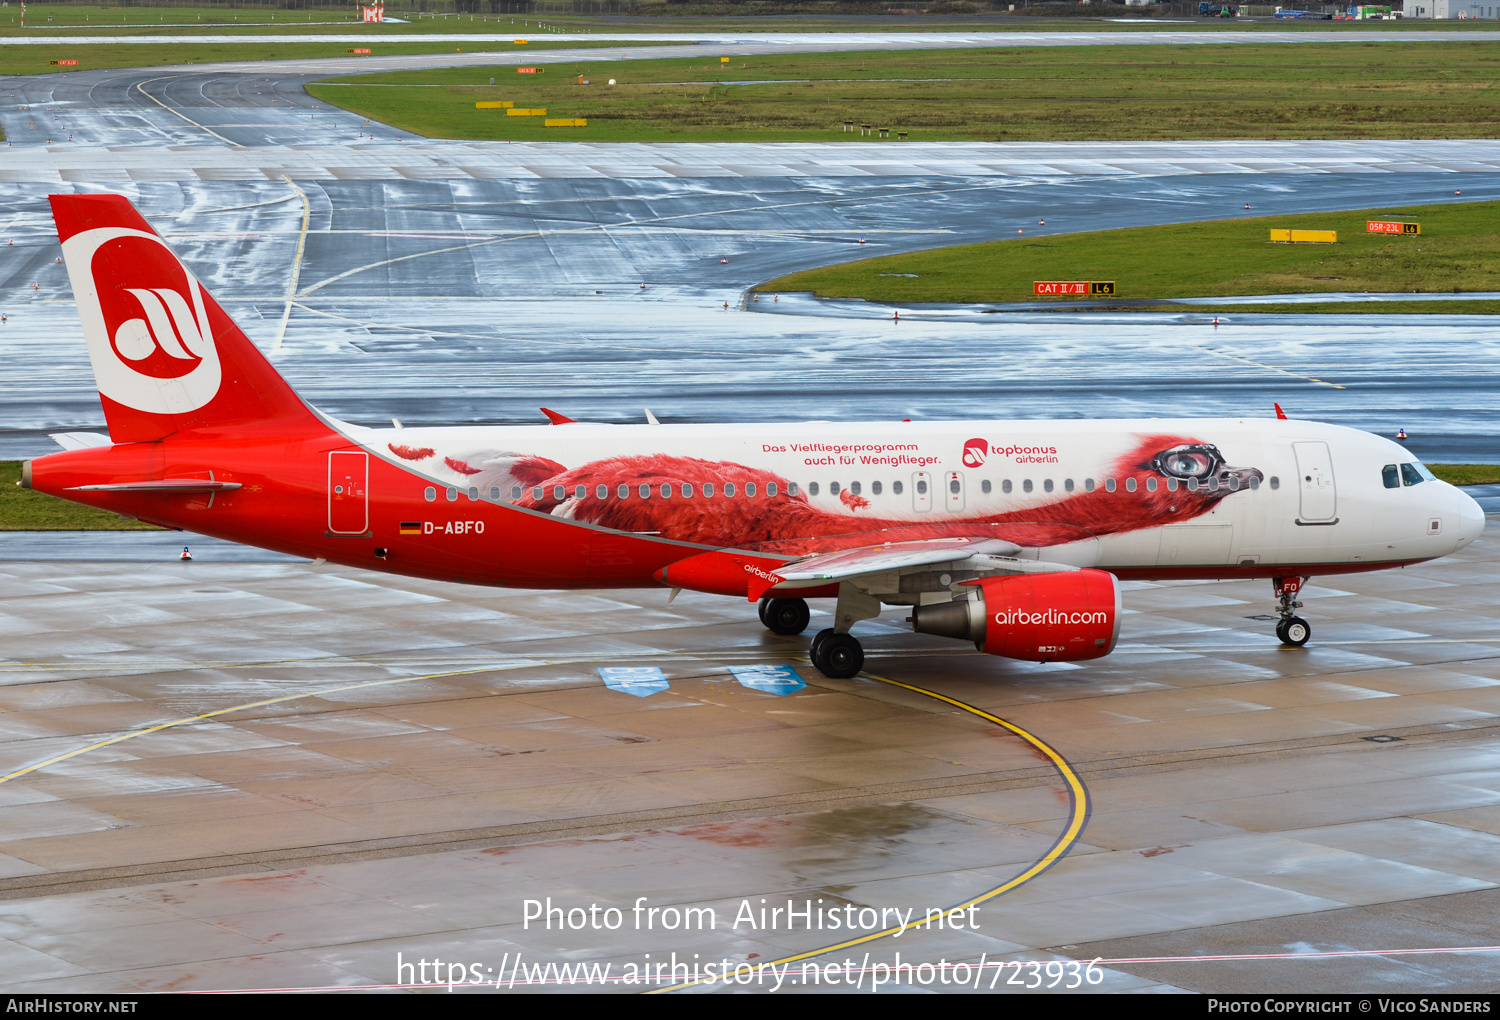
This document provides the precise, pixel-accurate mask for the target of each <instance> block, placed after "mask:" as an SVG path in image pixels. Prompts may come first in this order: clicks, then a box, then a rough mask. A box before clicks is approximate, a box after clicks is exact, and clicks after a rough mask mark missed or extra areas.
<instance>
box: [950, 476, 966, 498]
mask: <svg viewBox="0 0 1500 1020" xmlns="http://www.w3.org/2000/svg"><path fill="white" fill-rule="evenodd" d="M962 488H963V486H962V485H960V484H959V483H958V479H957V478H954V479H952V480H950V481H949V482H948V491H949V492H951V493H953V495H955V496H957V495H958V493H959V490H960V489H962Z"/></svg>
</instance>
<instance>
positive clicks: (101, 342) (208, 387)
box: [63, 227, 222, 414]
mask: <svg viewBox="0 0 1500 1020" xmlns="http://www.w3.org/2000/svg"><path fill="white" fill-rule="evenodd" d="M63 256H64V258H65V259H66V261H67V264H68V276H69V277H70V278H71V280H72V283H73V293H74V294H75V295H77V297H78V314H79V318H80V319H82V321H83V335H84V339H85V340H87V341H88V346H89V357H90V359H91V360H92V361H93V365H94V375H95V376H96V378H97V379H98V382H99V392H100V393H101V394H103V395H104V396H106V397H109V398H110V399H111V400H113V401H115V402H117V403H120V404H124V405H125V406H126V407H131V408H134V409H136V410H138V411H147V412H150V413H152V414H182V413H184V412H187V411H193V410H196V409H198V408H200V407H202V406H203V405H205V404H207V403H208V402H209V401H210V400H212V399H213V398H214V395H215V394H216V393H218V391H219V382H220V378H221V375H222V372H221V369H220V366H219V355H218V351H217V349H216V348H215V346H214V342H213V330H212V328H211V327H210V325H209V322H208V312H207V309H206V308H205V307H204V300H203V289H202V287H200V286H199V285H198V281H197V280H196V279H195V278H194V277H193V274H192V273H190V272H189V271H188V269H187V267H186V266H184V265H183V264H182V263H181V262H180V261H178V259H177V256H175V255H173V254H172V252H171V251H170V250H168V248H167V246H166V245H165V244H163V243H162V240H161V238H159V237H157V236H156V235H155V234H148V233H145V232H143V231H140V230H131V229H129V228H125V227H101V228H98V229H95V230H85V231H82V232H81V233H78V234H75V235H74V236H72V237H70V238H68V240H67V241H66V242H65V243H64V244H63Z"/></svg>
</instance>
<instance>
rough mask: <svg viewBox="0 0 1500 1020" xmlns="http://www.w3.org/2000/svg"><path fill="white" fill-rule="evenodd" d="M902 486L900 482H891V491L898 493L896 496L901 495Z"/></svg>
mask: <svg viewBox="0 0 1500 1020" xmlns="http://www.w3.org/2000/svg"><path fill="white" fill-rule="evenodd" d="M902 488H904V486H902V484H901V483H900V482H892V483H891V491H892V492H893V493H895V494H896V495H898V496H899V495H901V490H902Z"/></svg>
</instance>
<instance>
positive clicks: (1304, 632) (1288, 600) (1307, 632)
mask: <svg viewBox="0 0 1500 1020" xmlns="http://www.w3.org/2000/svg"><path fill="white" fill-rule="evenodd" d="M1306 581H1307V578H1305V577H1275V578H1272V579H1271V585H1272V587H1273V589H1274V590H1275V592H1276V596H1277V600H1278V601H1277V606H1276V612H1277V614H1278V615H1280V617H1281V621H1280V622H1279V623H1277V624H1276V636H1277V637H1278V638H1279V639H1280V640H1281V643H1282V644H1283V645H1286V646H1287V647H1289V648H1301V647H1302V646H1303V645H1305V644H1307V641H1308V638H1310V637H1312V624H1310V623H1308V622H1307V621H1306V620H1304V619H1302V617H1300V616H1298V615H1296V613H1295V612H1294V610H1297V609H1301V608H1302V603H1301V602H1299V601H1298V600H1297V595H1298V593H1299V592H1301V591H1302V585H1303V584H1304V583H1305V582H1306Z"/></svg>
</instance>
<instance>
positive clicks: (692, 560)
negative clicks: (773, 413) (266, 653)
mask: <svg viewBox="0 0 1500 1020" xmlns="http://www.w3.org/2000/svg"><path fill="white" fill-rule="evenodd" d="M52 204H53V211H54V216H55V219H56V221H57V226H58V236H59V240H60V241H61V243H62V253H63V257H64V260H65V261H66V263H67V267H68V272H69V276H70V279H71V281H72V284H73V289H74V293H75V295H76V296H77V298H78V308H79V316H80V319H81V321H82V325H83V335H84V341H85V343H86V344H87V346H88V350H89V355H90V360H91V363H92V365H93V368H94V373H95V378H96V381H97V383H98V387H99V392H100V401H101V404H102V405H103V409H104V415H105V420H106V424H107V425H108V432H109V434H108V436H104V435H99V434H95V433H64V434H59V435H57V436H56V437H55V438H56V439H57V440H58V441H59V442H60V443H61V444H62V445H63V446H64V447H65V448H66V449H65V450H64V451H63V452H60V453H54V454H50V455H48V456H45V457H38V458H35V459H33V460H31V461H28V462H27V463H26V464H25V466H24V469H23V478H22V483H23V484H25V485H29V486H31V487H32V488H35V489H38V490H41V491H44V492H49V493H52V494H54V495H58V496H62V497H64V498H67V499H72V500H76V501H78V502H82V503H87V504H90V505H93V506H98V507H103V508H107V509H109V510H112V511H115V512H117V513H121V514H125V515H128V516H131V517H135V518H139V519H140V520H143V521H149V522H152V523H156V524H160V525H163V526H165V527H172V528H180V529H183V530H186V531H193V532H199V533H202V534H207V535H214V536H217V537H221V538H226V539H231V540H234V541H239V542H246V543H250V544H254V545H259V546H263V547H265V548H270V549H276V550H280V551H284V552H289V553H293V554H298V555H303V556H308V557H313V558H321V559H325V560H329V561H332V562H335V563H342V564H347V565H351V566H357V567H364V568H367V569H372V570H381V571H387V572H392V573H399V574H408V575H412V576H419V577H427V578H437V579H441V580H446V581H454V582H461V583H471V584H485V585H505V586H512V587H523V588H525V587H529V588H549V589H558V588H623V587H662V588H667V589H688V590H693V591H700V592H710V593H715V594H721V595H729V596H736V597H738V598H741V599H747V600H749V601H751V602H756V603H758V604H759V610H760V619H761V622H762V623H764V624H765V625H766V626H767V627H768V628H769V629H771V630H772V631H774V632H776V633H778V634H782V635H792V634H798V633H801V632H802V631H803V630H804V629H806V627H807V625H808V623H809V620H810V610H809V608H808V605H807V601H806V600H807V599H809V598H833V599H835V600H836V601H835V603H834V606H833V614H832V615H833V621H832V626H830V627H827V628H825V629H823V630H822V631H821V632H820V633H819V634H818V635H817V636H816V637H815V638H814V639H813V641H812V644H811V647H810V657H811V659H812V661H813V663H814V664H815V665H816V666H817V667H818V668H819V669H820V670H822V671H823V672H824V673H826V674H828V675H830V676H836V677H847V676H852V675H854V674H855V673H856V672H858V671H859V670H860V669H861V668H862V665H863V649H862V647H861V645H860V643H859V641H858V639H857V638H855V637H854V635H853V634H851V633H850V631H851V629H852V628H853V626H854V625H855V624H857V623H859V622H860V621H862V620H868V619H872V618H874V617H876V616H878V615H879V614H880V612H881V610H882V607H883V606H891V605H895V606H905V607H910V622H911V624H912V627H913V629H914V630H916V631H918V632H920V633H926V634H935V635H941V636H946V637H951V638H958V639H962V640H966V641H972V642H974V644H975V646H976V647H977V648H979V649H980V650H982V651H985V652H989V653H992V654H996V655H1002V656H1007V657H1011V658H1019V659H1029V660H1034V661H1065V660H1083V659H1092V658H1098V657H1099V656H1102V655H1106V654H1108V653H1109V652H1110V651H1112V650H1113V649H1114V648H1115V646H1116V644H1117V643H1118V641H1119V633H1120V619H1121V606H1120V580H1121V579H1141V580H1150V579H1173V578H1195V579H1215V578H1224V579H1230V578H1247V577H1255V578H1267V579H1270V580H1271V581H1272V585H1273V597H1275V598H1276V599H1277V612H1278V614H1279V617H1280V623H1279V624H1278V625H1277V636H1278V637H1279V638H1280V639H1281V640H1282V641H1283V642H1284V643H1286V644H1288V645H1292V646H1298V645H1302V644H1304V643H1305V642H1306V641H1307V640H1308V637H1309V635H1310V633H1311V629H1310V627H1309V625H1308V624H1307V622H1306V621H1305V620H1303V619H1301V618H1300V617H1298V616H1296V615H1295V610H1296V609H1297V608H1298V607H1300V606H1301V603H1300V602H1299V601H1297V595H1298V593H1299V591H1300V589H1301V586H1302V584H1303V583H1304V582H1305V580H1306V579H1307V578H1308V577H1310V576H1315V575H1321V574H1335V573H1344V572H1350V571H1363V570H1374V569H1380V568H1383V567H1391V566H1399V565H1404V564H1409V563H1415V562H1419V561H1421V560H1426V559H1431V558H1433V557H1438V556H1443V555H1447V554H1449V553H1451V552H1453V551H1455V550H1456V549H1459V548H1461V547H1463V546H1464V545H1466V544H1468V543H1469V542H1472V541H1473V540H1474V539H1475V538H1476V537H1478V534H1479V531H1480V530H1481V528H1482V527H1483V522H1484V517H1483V513H1482V512H1481V511H1480V509H1479V507H1478V505H1477V504H1476V503H1475V502H1474V501H1473V500H1472V499H1470V498H1469V497H1468V496H1467V495H1465V494H1464V493H1462V492H1461V491H1459V490H1458V489H1456V488H1454V487H1453V486H1450V485H1448V484H1447V483H1445V482H1441V481H1438V480H1437V479H1435V478H1434V477H1433V476H1432V474H1431V473H1430V472H1429V471H1428V470H1427V469H1426V468H1425V467H1424V466H1422V465H1421V463H1420V462H1418V461H1417V459H1416V458H1415V457H1413V456H1412V455H1411V454H1410V453H1408V452H1407V451H1406V450H1405V449H1404V448H1403V447H1401V446H1400V445H1398V444H1396V443H1394V442H1391V441H1390V440H1387V439H1384V438H1382V437H1379V436H1375V435H1371V434H1369V433H1365V432H1359V431H1356V430H1353V429H1348V428H1342V427H1338V426H1333V425H1325V424H1319V423H1316V422H1307V421H1296V420H1286V419H1282V418H1280V417H1279V416H1278V418H1276V419H1264V418H1222V419H1191V420H1186V419H1184V420H1174V419H1144V420H1110V421H1098V420H1084V419H1068V420H1058V421H1035V420H1032V421H969V422H942V421H937V422H912V421H891V422H850V423H835V422H822V421H810V422H802V423H775V424H753V425H745V424H694V425H663V424H659V423H657V422H656V420H655V418H654V417H652V416H651V415H650V413H649V412H647V418H648V421H647V423H646V424H642V425H610V424H599V423H587V422H576V421H572V420H571V419H569V418H567V417H566V416H564V415H561V414H559V413H557V412H555V411H548V410H546V409H544V411H545V413H546V416H547V418H548V419H549V420H550V421H551V423H552V424H549V425H534V426H458V427H411V428H403V427H401V426H400V425H399V423H394V422H393V424H392V427H390V428H368V427H365V426H360V425H354V424H350V423H346V422H341V421H338V420H336V419H334V418H332V417H330V416H328V415H326V414H323V413H321V412H319V411H317V410H316V409H314V408H312V407H310V406H309V405H308V404H306V403H305V402H303V401H302V400H301V398H299V397H298V396H297V394H296V393H295V392H294V391H293V390H292V389H291V387H290V386H289V385H288V384H287V383H286V381H285V380H283V379H282V378H281V376H280V375H279V374H278V373H277V372H276V371H275V369H274V368H272V366H271V364H270V362H269V361H267V359H266V358H265V357H264V355H262V354H261V352H260V351H259V349H258V348H256V347H255V345H254V344H252V343H251V342H250V341H249V339H248V338H247V337H246V336H245V335H244V334H243V333H242V332H241V331H240V330H239V329H238V327H236V326H235V324H234V323H233V322H232V321H231V320H230V319H229V317H228V315H227V314H225V312H224V311H223V309H222V308H220V307H219V305H218V304H217V302H215V301H214V300H213V298H212V297H211V296H210V295H209V294H208V293H207V292H206V291H204V290H203V288H202V286H201V285H200V284H199V283H198V281H197V278H196V277H195V276H194V275H193V273H192V272H191V270H190V269H189V268H188V267H187V266H185V265H184V264H183V263H181V262H180V261H179V260H178V259H177V257H176V256H175V255H174V254H173V253H172V252H171V251H170V250H169V249H168V248H167V246H166V244H165V243H164V242H163V241H162V240H161V238H160V237H159V236H158V235H156V233H155V232H154V231H152V229H151V228H150V226H149V225H148V224H147V223H146V221H145V220H144V219H142V218H141V216H140V215H139V214H138V213H137V212H136V211H135V209H134V208H133V207H132V206H131V205H130V203H129V202H128V201H127V200H126V199H124V198H123V197H120V196H114V195H90V196H72V195H69V196H61V195H60V196H53V198H52Z"/></svg>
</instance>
